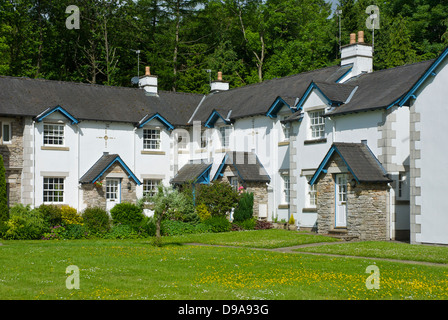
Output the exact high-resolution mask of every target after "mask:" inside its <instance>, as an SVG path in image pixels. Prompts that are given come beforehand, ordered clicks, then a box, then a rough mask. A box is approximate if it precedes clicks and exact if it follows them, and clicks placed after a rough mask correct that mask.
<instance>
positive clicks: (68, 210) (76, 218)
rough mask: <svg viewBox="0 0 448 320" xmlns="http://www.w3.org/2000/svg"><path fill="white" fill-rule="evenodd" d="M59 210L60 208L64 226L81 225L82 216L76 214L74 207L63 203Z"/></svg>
mask: <svg viewBox="0 0 448 320" xmlns="http://www.w3.org/2000/svg"><path fill="white" fill-rule="evenodd" d="M60 210H61V219H62V224H64V225H65V226H68V225H71V224H79V225H82V216H81V215H79V214H78V211H76V209H75V208H72V207H70V206H67V205H63V206H61V208H60Z"/></svg>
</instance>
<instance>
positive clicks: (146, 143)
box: [143, 128, 162, 150]
mask: <svg viewBox="0 0 448 320" xmlns="http://www.w3.org/2000/svg"><path fill="white" fill-rule="evenodd" d="M150 131H153V132H152V133H150V134H149V135H150V136H148V134H147V133H148V132H150ZM155 132H158V134H156V135H158V137H155V138H154V137H153V136H152V135H154V134H155ZM152 144H155V146H156V148H154V147H151V146H152ZM149 147H151V148H149ZM143 150H162V130H161V129H159V128H144V129H143Z"/></svg>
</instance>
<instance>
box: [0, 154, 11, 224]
mask: <svg viewBox="0 0 448 320" xmlns="http://www.w3.org/2000/svg"><path fill="white" fill-rule="evenodd" d="M8 211H9V210H8V195H7V194H6V177H5V166H4V164H3V156H1V155H0V224H1V223H2V222H6V221H7V220H8V219H9V212H8Z"/></svg>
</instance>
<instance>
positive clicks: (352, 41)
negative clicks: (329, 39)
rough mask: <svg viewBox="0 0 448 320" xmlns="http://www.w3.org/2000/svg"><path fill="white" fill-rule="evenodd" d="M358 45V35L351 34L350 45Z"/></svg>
mask: <svg viewBox="0 0 448 320" xmlns="http://www.w3.org/2000/svg"><path fill="white" fill-rule="evenodd" d="M354 43H356V33H350V44H354Z"/></svg>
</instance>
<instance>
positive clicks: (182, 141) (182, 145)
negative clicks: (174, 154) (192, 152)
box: [177, 133, 188, 149]
mask: <svg viewBox="0 0 448 320" xmlns="http://www.w3.org/2000/svg"><path fill="white" fill-rule="evenodd" d="M187 143H188V141H187V136H186V134H182V133H178V135H177V148H178V149H187Z"/></svg>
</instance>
